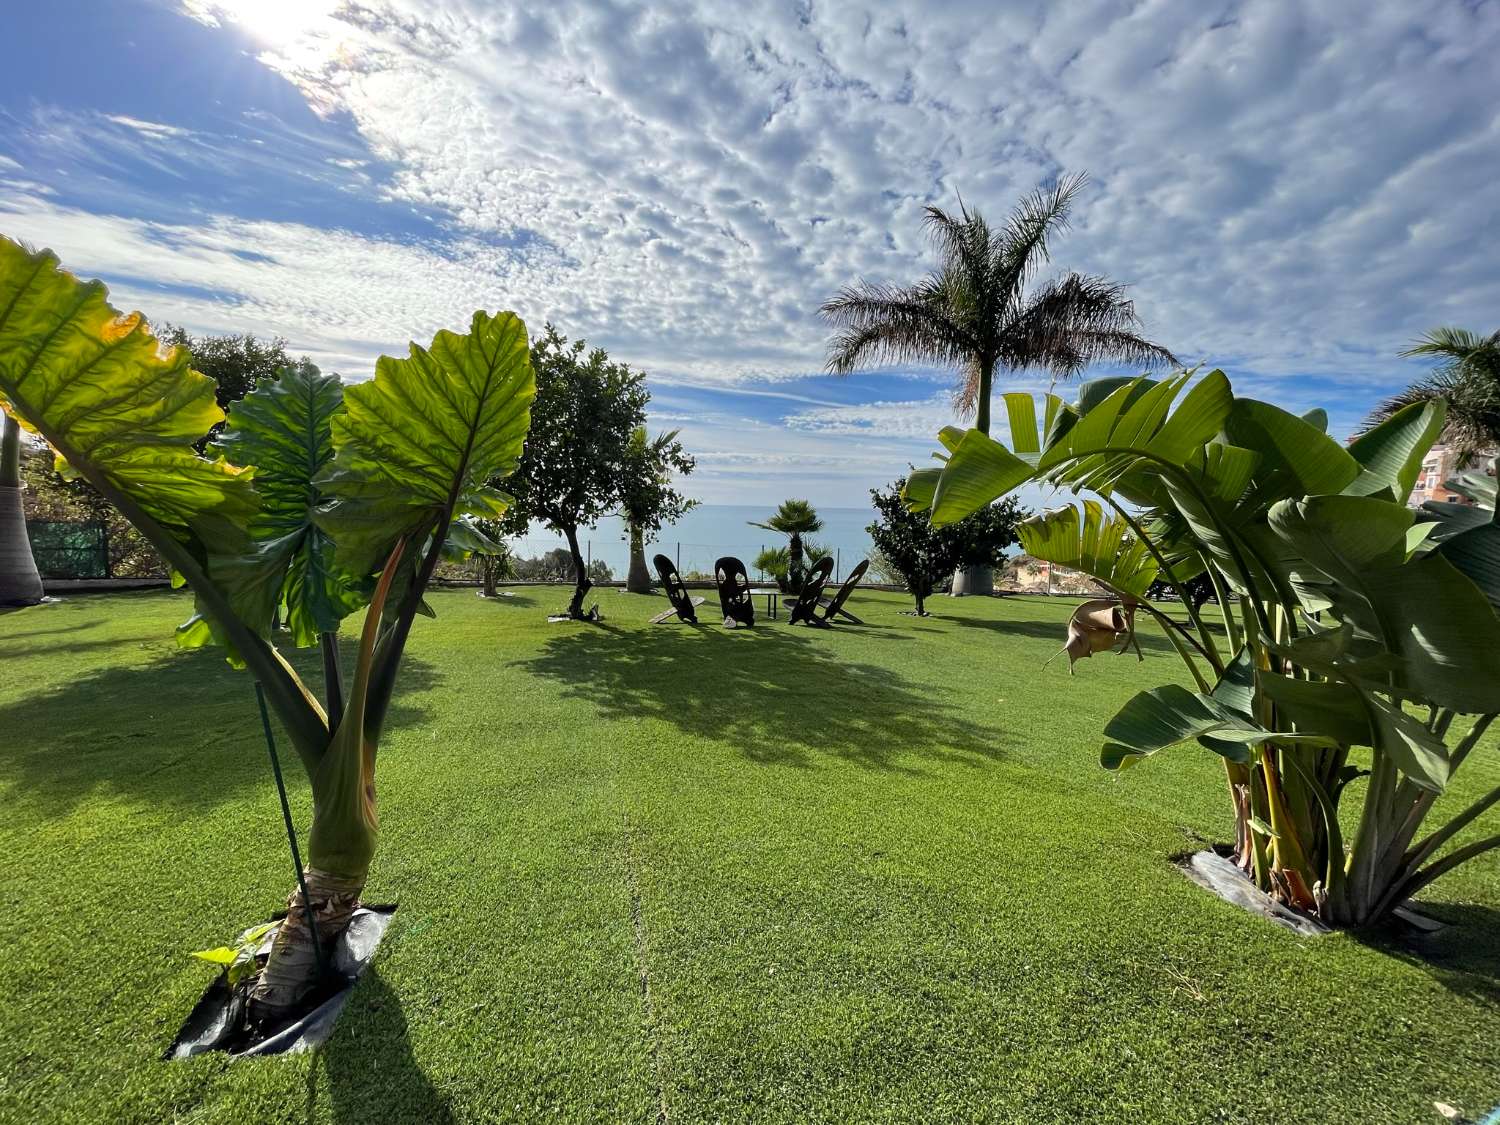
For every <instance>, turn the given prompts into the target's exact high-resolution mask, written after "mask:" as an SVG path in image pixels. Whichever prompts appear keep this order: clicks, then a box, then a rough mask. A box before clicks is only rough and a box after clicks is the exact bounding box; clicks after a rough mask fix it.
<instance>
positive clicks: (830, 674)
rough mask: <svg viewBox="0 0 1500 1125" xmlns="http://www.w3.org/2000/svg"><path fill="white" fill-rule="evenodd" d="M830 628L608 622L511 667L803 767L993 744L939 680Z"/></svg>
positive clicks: (968, 755) (987, 754) (627, 715)
mask: <svg viewBox="0 0 1500 1125" xmlns="http://www.w3.org/2000/svg"><path fill="white" fill-rule="evenodd" d="M851 632H852V630H851ZM861 632H864V630H861ZM828 637H830V633H829V632H828V631H819V632H817V633H814V632H812V631H811V630H801V629H797V630H793V629H792V628H789V627H786V626H784V625H783V626H780V627H778V626H776V625H770V626H756V627H755V628H753V629H743V630H738V631H735V632H729V631H726V630H723V629H721V628H719V627H718V626H715V625H699V626H696V627H694V626H690V625H672V626H665V625H661V626H651V627H648V628H647V629H645V630H621V629H618V628H615V627H613V626H611V625H609V624H608V623H606V624H605V625H604V626H602V627H600V628H597V629H590V630H587V631H581V632H570V633H567V634H563V635H559V636H557V637H554V638H552V639H550V640H548V641H547V642H545V643H544V644H543V646H542V649H541V651H540V653H538V654H537V655H536V656H534V657H532V658H531V659H529V660H526V661H522V662H521V667H524V668H525V669H526V670H527V671H529V672H530V673H532V674H533V675H536V676H540V677H542V678H544V679H549V680H553V681H555V682H558V683H560V684H562V685H563V686H564V690H565V692H566V694H567V695H569V696H570V697H572V698H575V699H579V700H583V701H586V702H587V703H589V704H590V705H591V706H593V707H594V708H596V709H597V710H598V711H599V712H600V713H601V714H603V715H605V716H606V717H609V718H613V719H630V720H639V719H657V720H660V721H663V722H667V723H671V724H672V725H673V726H675V727H677V728H678V729H679V730H681V731H683V732H684V733H685V734H687V735H690V736H691V737H692V738H694V739H709V740H713V741H718V742H723V743H726V744H728V745H730V746H732V747H734V748H735V749H736V750H738V751H739V752H740V753H741V754H743V755H744V756H745V757H747V758H749V759H750V760H752V761H755V762H760V763H764V764H769V765H784V766H797V767H808V766H811V765H812V764H813V763H814V762H815V760H816V759H817V758H818V757H819V756H821V755H833V756H835V757H838V758H841V759H843V760H845V761H849V762H853V763H855V764H857V765H860V766H863V767H866V768H869V769H881V770H898V771H905V772H913V773H914V772H918V771H917V770H915V769H914V768H913V767H912V765H911V763H912V762H913V761H914V760H916V759H919V758H935V759H953V758H959V759H963V760H968V761H971V762H975V763H978V762H982V761H990V760H994V759H997V758H999V757H1000V756H1001V753H1002V748H1001V747H1002V743H1003V742H1004V741H1005V737H1006V736H1005V732H1004V731H1003V730H1000V729H995V728H988V727H983V726H980V725H978V724H976V723H973V722H970V721H968V720H967V719H965V718H964V717H963V716H962V715H961V714H960V713H959V712H958V711H957V710H955V709H954V708H953V707H952V706H951V705H950V704H949V703H948V702H947V701H946V699H945V695H946V693H944V692H942V691H932V690H928V689H921V688H918V687H916V686H914V685H912V684H911V683H910V682H909V681H907V680H906V679H904V678H903V677H901V676H900V675H898V674H896V673H895V672H892V671H891V670H890V669H887V668H881V667H876V666H874V665H870V664H857V663H852V662H850V661H846V660H843V659H840V657H839V655H838V652H837V650H833V649H829V648H828V647H826V646H825V645H824V644H823V643H821V642H822V641H823V639H824V638H828ZM877 643H881V644H883V643H885V639H884V638H882V639H880V640H879V641H878V642H877Z"/></svg>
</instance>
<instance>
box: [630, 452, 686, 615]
mask: <svg viewBox="0 0 1500 1125" xmlns="http://www.w3.org/2000/svg"><path fill="white" fill-rule="evenodd" d="M679 432H680V431H678V430H668V431H666V432H665V433H660V434H657V435H656V437H655V439H652V438H651V437H650V436H649V435H648V434H647V433H646V427H645V426H637V427H636V428H635V429H633V430H631V431H630V442H629V445H628V446H627V447H626V451H625V474H624V476H623V477H622V478H621V481H620V514H621V515H623V516H624V517H625V527H626V531H625V534H626V537H627V538H628V539H629V540H630V570H629V571H628V572H627V573H626V576H625V588H626V589H627V590H629V591H630V592H631V593H632V594H649V593H650V592H651V571H650V570H649V569H648V568H647V566H646V536H647V535H655V534H656V533H657V532H659V531H660V530H661V528H662V524H667V523H676V522H677V521H678V520H679V519H681V518H682V517H683V516H684V515H686V514H687V513H688V512H690V511H691V510H692V509H693V508H695V507H697V505H698V501H696V500H689V499H688V498H687V497H685V496H683V495H682V493H680V492H678V491H677V490H676V489H675V488H673V487H672V475H673V474H674V473H679V474H681V475H682V476H686V475H687V474H689V473H691V472H692V471H693V464H694V462H693V458H692V457H691V456H690V455H689V454H688V453H686V452H685V451H684V450H683V448H682V443H681V442H680V441H678V440H677V435H678V433H679Z"/></svg>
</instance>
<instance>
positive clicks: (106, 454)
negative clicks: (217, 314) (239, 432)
mask: <svg viewBox="0 0 1500 1125" xmlns="http://www.w3.org/2000/svg"><path fill="white" fill-rule="evenodd" d="M189 362H190V359H189V356H188V353H187V352H186V351H185V350H183V349H181V348H166V347H164V346H163V345H162V344H161V342H160V341H158V340H157V338H156V337H155V336H153V335H152V334H151V331H150V329H149V328H148V326H147V324H146V321H145V320H144V319H143V318H142V317H141V315H140V314H139V313H132V314H130V315H129V316H123V315H122V314H120V313H119V312H118V311H117V310H115V309H113V308H111V307H110V305H109V302H108V300H107V294H106V291H105V288H104V285H103V284H102V283H101V282H98V281H90V282H81V281H79V280H78V279H77V278H76V277H74V276H73V275H72V274H70V273H66V272H64V271H63V270H62V269H61V268H59V264H58V260H57V257H56V255H54V254H53V253H52V252H51V251H50V250H41V251H37V252H35V253H32V252H29V251H27V250H26V249H25V248H24V247H23V246H21V245H20V244H19V243H16V242H12V241H11V240H10V239H8V238H4V237H0V399H3V400H4V401H7V402H9V404H10V406H11V409H12V411H13V412H14V413H15V415H16V416H17V417H18V418H19V419H20V421H21V422H22V424H23V425H25V426H26V427H28V428H29V429H32V430H34V431H36V432H38V433H40V434H41V435H42V436H43V437H44V438H46V439H47V441H48V442H49V443H50V444H51V446H52V447H53V449H55V450H56V451H57V453H58V456H59V459H60V460H61V461H64V462H67V463H68V464H69V465H71V466H72V467H73V468H74V469H75V470H77V471H81V472H83V473H84V474H85V475H87V476H88V477H89V479H90V481H91V483H93V484H94V486H95V487H96V488H98V489H99V490H100V491H101V492H103V493H104V494H105V495H106V496H107V497H109V498H110V499H111V500H113V501H116V502H117V503H118V502H120V501H122V500H123V501H124V502H125V506H126V507H128V508H132V509H138V510H139V511H140V512H141V513H142V514H143V515H144V516H146V517H147V518H148V519H150V520H151V521H154V522H155V523H156V524H158V525H160V527H162V528H163V529H165V530H166V531H167V532H168V534H170V535H171V536H172V538H173V539H175V540H176V541H178V542H180V543H184V544H188V545H190V546H192V547H193V549H194V550H199V549H200V548H199V547H198V542H199V540H200V538H202V537H203V536H204V534H206V533H205V532H204V531H203V528H204V526H205V525H206V524H212V526H213V533H212V534H213V535H214V536H221V535H225V534H228V533H229V528H232V527H233V526H235V525H237V524H243V523H244V522H246V521H247V520H248V519H249V518H250V516H251V515H252V514H253V513H254V511H255V508H256V501H255V495H254V493H253V491H252V490H251V484H250V479H251V475H252V474H251V472H250V471H249V470H248V469H240V468H235V467H233V466H231V465H229V464H228V463H226V462H224V461H222V460H216V461H210V460H208V459H206V458H203V457H199V456H198V454H197V452H196V451H195V450H194V449H193V444H192V443H193V442H194V441H195V440H197V439H198V438H200V437H202V436H203V434H204V433H206V432H207V431H208V429H209V428H210V427H211V426H213V425H214V424H215V423H217V422H221V421H223V419H224V412H223V411H222V410H220V409H219V407H218V404H217V403H216V402H215V401H214V383H213V380H212V379H209V378H208V377H207V376H204V375H200V374H198V373H197V372H196V371H193V370H192V369H191V368H190V366H189ZM127 514H129V513H127ZM195 529H196V530H195ZM143 530H148V529H143Z"/></svg>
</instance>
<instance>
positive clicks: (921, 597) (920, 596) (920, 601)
mask: <svg viewBox="0 0 1500 1125" xmlns="http://www.w3.org/2000/svg"><path fill="white" fill-rule="evenodd" d="M912 596H913V597H914V598H916V599H917V616H918V617H926V616H927V610H926V609H925V608H923V606H924V603H925V602H926V601H927V595H926V594H925V593H923V592H921V591H920V590H919V591H915V592H914V593H913V594H912Z"/></svg>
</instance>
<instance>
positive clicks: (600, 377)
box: [504, 324, 651, 619]
mask: <svg viewBox="0 0 1500 1125" xmlns="http://www.w3.org/2000/svg"><path fill="white" fill-rule="evenodd" d="M531 365H532V368H533V369H534V370H535V371H536V385H537V393H536V402H535V404H534V405H533V406H532V413H531V435H530V437H529V438H528V439H527V441H526V451H525V453H524V454H522V456H521V465H520V467H519V468H518V469H517V470H516V473H515V475H514V476H512V477H509V478H507V479H506V481H505V487H506V489H507V491H509V492H510V493H511V494H512V495H513V496H514V497H515V500H516V504H515V507H514V508H512V509H511V510H510V512H509V513H507V515H506V519H505V524H504V526H505V532H506V534H507V535H510V536H517V535H524V534H526V529H527V528H528V527H529V526H530V524H531V521H532V520H539V521H541V522H542V523H543V524H545V525H546V526H547V527H549V528H551V529H552V530H553V531H555V532H556V533H557V534H559V535H561V536H563V537H564V538H565V539H566V540H567V541H568V553H569V554H570V555H571V557H572V574H573V596H572V598H571V599H570V600H569V602H568V609H567V613H568V616H569V617H573V618H579V619H582V617H583V599H584V598H585V597H586V596H587V595H588V592H589V590H590V588H591V587H592V586H593V583H592V582H591V581H590V580H589V577H588V574H587V567H586V565H585V563H584V559H583V552H582V551H581V550H580V549H579V547H578V529H579V528H580V527H588V526H590V525H591V524H593V523H595V522H596V521H597V520H598V519H599V518H600V517H601V516H604V515H607V514H608V513H609V512H611V511H613V510H615V509H616V508H617V507H619V505H620V503H621V501H622V498H623V497H622V482H623V481H624V480H625V478H626V472H627V465H628V463H629V459H630V435H631V434H632V433H633V432H634V431H635V430H636V428H637V427H639V426H642V425H644V424H645V421H646V403H647V402H649V401H650V399H651V395H650V393H649V392H648V391H647V390H646V376H645V375H644V374H643V373H642V372H639V371H632V370H631V369H630V368H629V367H628V366H627V365H626V364H623V363H615V362H613V361H612V360H611V359H610V358H609V356H608V355H607V354H606V353H605V351H604V349H603V348H594V349H592V350H588V346H587V344H585V343H584V341H582V340H574V341H572V342H569V340H568V338H567V337H566V336H564V335H562V334H561V333H560V332H558V331H557V329H556V328H554V327H553V326H552V325H551V324H548V325H547V327H546V330H545V331H544V333H543V334H542V336H541V337H540V338H538V339H537V340H536V341H535V343H533V344H532V346H531Z"/></svg>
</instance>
